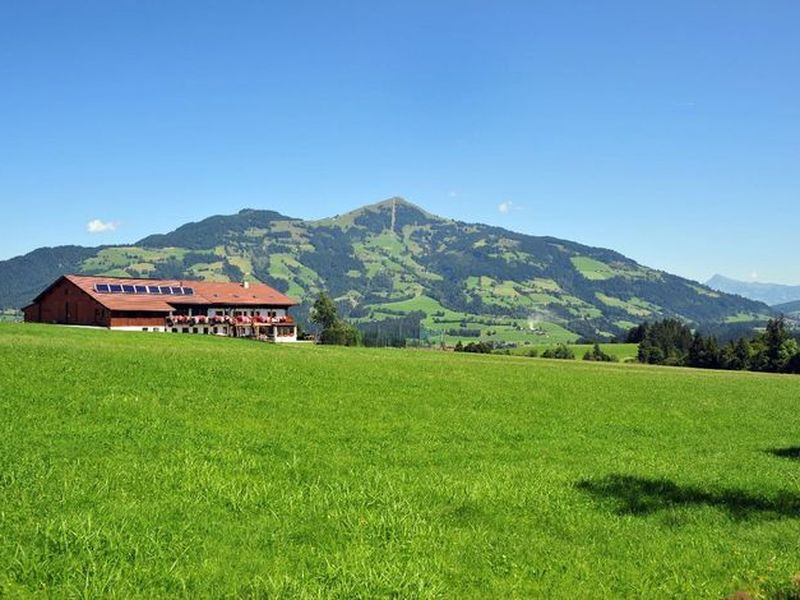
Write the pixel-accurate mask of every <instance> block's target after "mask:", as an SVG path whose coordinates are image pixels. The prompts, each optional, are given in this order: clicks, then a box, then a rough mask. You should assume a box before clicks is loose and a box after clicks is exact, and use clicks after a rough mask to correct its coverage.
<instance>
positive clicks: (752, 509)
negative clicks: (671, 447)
mask: <svg viewBox="0 0 800 600" xmlns="http://www.w3.org/2000/svg"><path fill="white" fill-rule="evenodd" d="M576 487H577V488H578V489H579V490H581V491H583V492H586V493H588V494H590V495H591V496H593V497H594V498H596V499H597V500H598V501H600V502H603V503H608V504H610V506H611V507H612V510H613V511H614V512H616V513H617V514H619V515H637V516H646V515H649V514H652V513H655V512H658V511H662V510H667V509H670V508H676V507H693V506H712V507H714V508H718V509H721V510H724V511H725V512H727V513H728V514H729V515H730V516H731V518H733V519H737V520H750V519H790V518H800V494H796V493H793V492H780V493H779V494H777V495H774V496H757V495H754V494H751V493H749V492H746V491H744V490H739V489H703V488H700V487H695V486H684V485H678V484H677V483H675V482H673V481H670V480H669V479H648V478H645V477H635V476H633V475H608V476H607V477H604V478H602V479H585V480H582V481H579V482H578V483H577V484H576Z"/></svg>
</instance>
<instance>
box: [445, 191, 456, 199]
mask: <svg viewBox="0 0 800 600" xmlns="http://www.w3.org/2000/svg"><path fill="white" fill-rule="evenodd" d="M447 195H448V196H450V197H451V198H455V197H456V196H458V192H457V191H455V190H451V191H449V192H448V193H447Z"/></svg>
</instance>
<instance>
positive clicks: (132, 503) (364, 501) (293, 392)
mask: <svg viewBox="0 0 800 600" xmlns="http://www.w3.org/2000/svg"><path fill="white" fill-rule="evenodd" d="M0 360H2V365H3V369H2V371H1V372H0V413H1V414H2V415H3V417H4V418H3V419H2V420H0V428H2V429H0V595H6V596H15V595H27V594H30V593H33V592H39V593H43V594H44V595H52V596H56V597H60V596H77V595H83V596H98V595H111V594H115V595H119V596H126V597H131V596H133V597H154V596H165V595H178V596H187V597H188V596H191V597H198V596H200V597H208V596H214V597H219V596H227V595H231V596H233V595H241V596H260V595H277V596H305V597H318V596H334V597H357V596H360V597H376V596H381V597H382V596H392V595H396V596H401V597H476V598H478V597H480V598H485V597H514V596H517V597H519V596H525V597H531V596H540V597H541V596H547V597H569V598H574V597H619V596H628V597H630V596H637V597H642V596H645V597H692V598H700V597H707V598H719V597H723V596H725V595H727V594H729V593H731V592H733V591H735V590H739V589H751V590H752V589H755V590H758V589H765V588H766V587H769V586H771V585H773V584H776V583H780V582H785V581H788V579H789V578H790V577H791V576H792V575H793V574H794V573H795V572H797V571H798V570H800V565H798V562H797V557H798V556H800V538H798V536H797V530H798V525H799V524H800V463H799V462H798V461H797V460H796V458H797V455H796V454H794V453H793V449H796V448H797V447H798V446H800V433H798V432H800V427H799V425H800V416H798V411H797V398H798V392H799V391H800V378H797V377H792V376H770V375H762V374H753V373H727V372H716V371H692V370H688V369H676V368H654V367H642V366H637V365H602V364H586V363H583V362H571V361H547V360H541V359H530V358H522V357H513V356H511V357H508V356H485V355H482V356H475V355H463V354H453V353H443V352H424V351H400V350H369V349H343V348H330V347H314V346H292V347H289V346H271V345H266V344H258V343H255V342H247V341H240V340H228V339H215V338H213V337H203V336H201V337H195V336H170V335H159V334H129V333H114V332H107V331H90V330H80V329H74V328H59V327H54V326H35V325H20V324H4V325H0Z"/></svg>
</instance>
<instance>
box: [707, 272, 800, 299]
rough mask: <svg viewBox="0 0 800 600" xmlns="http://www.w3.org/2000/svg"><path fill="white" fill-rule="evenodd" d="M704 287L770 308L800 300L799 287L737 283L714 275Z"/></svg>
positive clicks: (748, 282) (749, 282)
mask: <svg viewBox="0 0 800 600" xmlns="http://www.w3.org/2000/svg"><path fill="white" fill-rule="evenodd" d="M706 285H707V286H708V287H710V288H712V289H715V290H717V291H720V292H725V293H727V294H738V295H739V296H743V297H744V298H749V299H750V300H756V301H757V302H764V303H765V304H768V305H770V306H776V305H778V304H785V303H787V302H794V301H796V300H800V285H782V284H779V283H761V282H759V281H738V280H736V279H730V278H729V277H724V276H722V275H714V276H713V277H712V278H711V279H709V280H708V281H707V282H706Z"/></svg>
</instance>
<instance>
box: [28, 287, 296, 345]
mask: <svg viewBox="0 0 800 600" xmlns="http://www.w3.org/2000/svg"><path fill="white" fill-rule="evenodd" d="M296 304H297V302H296V301H295V300H292V299H291V298H289V297H287V296H285V295H283V294H281V293H280V292H278V291H277V290H275V289H273V288H271V287H269V286H267V285H264V284H261V283H252V284H251V283H248V282H243V283H228V282H225V283H220V282H213V281H186V280H172V279H169V280H168V279H131V278H125V277H100V276H89V275H64V276H62V277H59V278H58V279H57V280H56V281H54V282H53V283H52V284H51V285H50V286H48V287H47V289H45V290H44V291H43V292H42V293H41V294H39V295H38V296H37V297H36V298H35V299H34V300H33V302H32V303H31V304H29V305H28V306H26V307H25V308H23V309H22V310H23V313H24V315H25V321H28V322H34V323H59V324H63V325H86V326H95V327H107V328H109V329H118V330H126V331H155V332H167V333H191V334H206V335H224V336H234V337H254V338H259V339H266V340H271V341H275V342H293V341H296V340H297V325H296V323H295V321H294V319H293V318H292V317H291V316H289V314H288V311H289V308H290V307H292V306H294V305H296Z"/></svg>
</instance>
